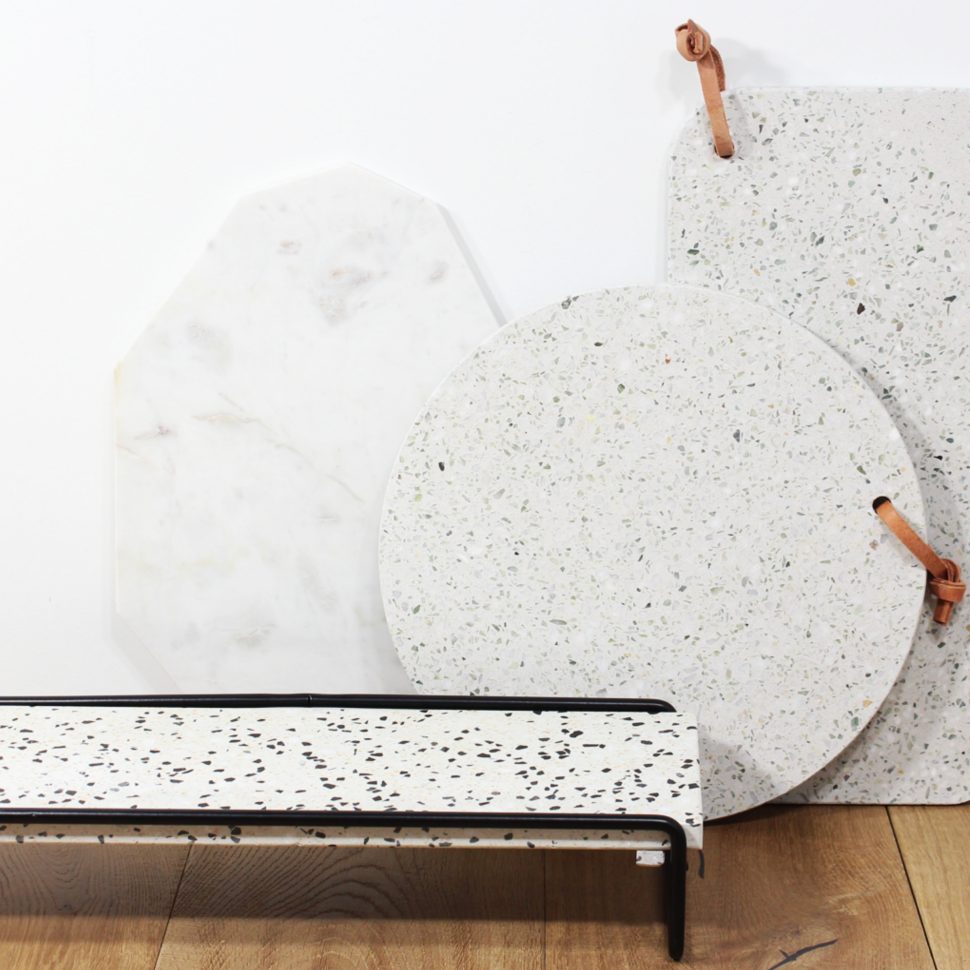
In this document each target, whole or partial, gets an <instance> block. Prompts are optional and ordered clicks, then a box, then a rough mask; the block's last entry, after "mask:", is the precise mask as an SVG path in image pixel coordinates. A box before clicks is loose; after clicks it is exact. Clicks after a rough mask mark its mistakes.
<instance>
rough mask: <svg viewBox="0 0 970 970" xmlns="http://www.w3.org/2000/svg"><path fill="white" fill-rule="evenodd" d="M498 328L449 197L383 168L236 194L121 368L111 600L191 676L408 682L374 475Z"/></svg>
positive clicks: (253, 687) (272, 685)
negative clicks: (438, 200)
mask: <svg viewBox="0 0 970 970" xmlns="http://www.w3.org/2000/svg"><path fill="white" fill-rule="evenodd" d="M495 328H496V321H495V318H494V316H493V314H492V311H491V309H490V307H489V305H488V303H487V302H486V298H485V297H484V296H483V295H482V291H481V289H480V287H479V285H478V281H477V279H476V277H475V275H474V272H473V271H472V269H471V268H470V266H469V265H468V263H467V262H466V260H465V257H464V255H463V253H462V251H461V248H460V246H459V244H458V242H457V241H456V239H455V237H454V235H453V233H452V231H451V228H450V227H449V225H448V223H447V220H446V217H445V216H444V214H443V213H442V211H441V210H440V209H439V208H438V207H437V206H436V205H435V203H433V202H431V201H430V200H428V199H425V198H422V197H421V196H418V195H415V194H414V193H412V192H409V191H408V190H407V189H404V188H402V187H401V186H398V185H395V184H394V183H392V182H389V181H387V180H386V179H383V178H381V177H380V176H377V175H373V174H371V173H369V172H365V171H363V170H361V169H358V168H353V167H348V168H342V169H336V170H334V171H330V172H325V173H323V174H321V175H317V176H313V177H311V178H308V179H303V180H300V181H295V182H289V183H286V184H284V185H281V186H279V187H278V188H273V189H268V190H266V191H264V192H260V193H257V194H255V195H252V196H249V197H247V198H245V199H243V200H242V201H241V202H240V203H239V204H238V205H237V206H236V207H235V208H234V209H233V211H232V212H231V214H230V215H229V218H228V219H227V220H226V222H225V224H224V225H223V226H222V227H221V229H220V230H219V231H218V233H217V234H216V236H215V237H214V238H213V240H212V241H211V243H210V244H209V246H208V248H207V249H206V251H205V253H204V255H203V256H202V258H201V259H200V261H199V262H198V264H197V265H196V266H195V267H194V268H193V269H192V271H191V272H190V273H189V274H188V276H187V277H186V278H185V279H184V280H183V281H182V282H181V283H180V284H179V286H178V288H177V289H176V291H175V293H174V294H173V295H172V297H171V298H170V300H169V301H168V302H167V303H166V305H165V306H164V307H163V308H162V310H161V311H160V312H159V314H158V315H157V317H156V318H155V319H154V320H153V321H152V322H151V323H150V324H149V326H148V327H147V329H145V330H144V332H143V333H142V334H141V336H140V337H139V338H138V340H137V342H136V343H135V345H134V346H133V347H132V349H131V350H130V351H129V353H128V354H127V356H126V357H125V358H124V360H123V361H122V363H121V365H120V366H119V368H118V371H117V379H116V415H117V440H116V488H115V519H116V522H115V533H116V587H117V609H118V613H119V614H120V616H121V618H122V620H123V621H124V623H125V624H126V625H127V627H128V628H129V629H130V630H131V632H133V633H134V635H135V637H136V638H137V640H138V641H139V642H140V643H141V644H142V645H144V647H147V648H148V650H149V651H150V652H151V653H152V654H153V655H154V656H155V657H156V658H157V660H158V661H159V662H160V663H161V665H162V666H163V667H164V668H165V670H166V671H167V672H168V674H169V675H170V676H171V678H172V680H173V682H174V683H175V684H176V685H177V687H178V689H179V690H180V691H182V692H206V691H219V692H228V691H235V692H250V691H272V692H285V691H289V690H306V689H307V688H310V689H314V690H318V691H324V692H329V693H333V692H354V691H358V692H370V691H384V692H391V693H395V692H401V691H403V690H407V689H408V687H409V685H408V682H407V678H406V676H405V674H404V671H403V670H402V669H401V665H400V663H399V662H398V660H397V656H396V654H395V652H394V649H393V647H392V645H391V641H390V637H389V635H388V632H387V626H386V624H385V622H384V614H383V609H382V606H381V598H380V592H379V587H378V576H377V563H376V554H375V549H376V545H377V528H378V520H379V517H380V507H381V500H382V497H383V493H384V484H385V482H386V480H387V475H388V472H389V471H390V467H391V464H392V462H393V460H394V454H395V452H396V451H397V448H398V446H399V444H400V441H401V439H402V438H403V437H404V435H405V433H406V432H407V428H408V425H409V424H410V421H411V419H412V418H413V417H414V415H415V414H416V413H417V411H418V409H419V408H420V406H421V405H422V404H423V402H424V400H425V399H426V397H427V395H428V394H429V393H430V392H431V391H432V390H433V389H434V387H435V385H436V384H437V383H438V381H439V380H440V379H441V376H442V375H443V374H446V373H447V372H448V370H449V369H450V368H451V367H453V366H454V365H455V364H457V363H458V361H460V360H461V359H462V358H463V357H464V356H465V355H466V354H467V353H468V352H469V351H470V350H471V349H472V348H473V347H474V346H475V345H476V344H477V343H478V342H479V341H480V340H482V339H483V338H484V337H486V336H487V335H488V334H489V333H491V332H493V331H494V329H495ZM134 649H138V648H134Z"/></svg>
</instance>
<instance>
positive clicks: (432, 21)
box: [0, 0, 970, 694]
mask: <svg viewBox="0 0 970 970" xmlns="http://www.w3.org/2000/svg"><path fill="white" fill-rule="evenodd" d="M889 9H890V7H889V5H887V4H885V3H875V2H856V3H839V4H836V3H831V2H826V3H814V4H803V5H800V6H799V5H795V4H792V5H779V4H777V3H768V2H764V0H759V2H748V3H742V2H739V0H736V2H732V0H720V2H709V0H696V2H694V3H693V4H692V5H691V6H690V7H684V6H681V5H677V6H674V5H669V4H666V3H653V2H645V0H600V2H592V0H569V2H564V0H545V2H536V0H532V2H529V0H492V2H489V3H471V2H468V0H457V2H456V0H450V2H445V0H406V2H405V0H396V2H395V0H340V2H335V0H274V2H272V3H270V2H264V3H256V2H252V0H243V2H240V0H218V2H205V0H166V2H164V3H153V4H147V3H138V2H131V0H113V2H109V0H91V2H85V3H76V2H70V0H60V2H52V0H4V2H3V4H2V5H0V322H2V327H3V330H2V333H3V344H2V352H0V442H2V454H3V456H4V466H3V474H2V475H0V510H2V511H0V523H2V525H0V624H2V644H3V645H2V651H3V652H2V661H3V662H2V665H0V671H2V680H0V693H3V694H19V693H42V692H49V693H71V692H73V693H84V692H106V691H135V690H141V689H148V690H166V689H169V688H171V686H172V685H171V684H170V682H169V681H168V679H167V677H166V675H165V674H164V673H163V672H162V671H161V670H160V669H159V668H158V667H157V666H156V665H154V664H153V662H152V661H151V658H150V657H148V656H147V655H146V654H145V653H144V651H143V650H140V649H139V648H138V647H137V645H135V644H132V643H130V642H129V638H128V637H126V636H125V633H124V631H123V630H120V629H118V626H117V624H116V623H115V622H114V621H113V618H112V617H113V609H112V593H111V583H112V556H111V542H112V536H111V502H112V496H111V374H112V369H113V367H114V365H115V363H116V362H117V360H118V359H119V358H120V357H121V356H122V355H123V353H124V352H125V350H126V348H127V347H128V345H129V344H130V343H131V341H132V340H133V339H134V337H135V336H136V334H137V333H138V332H139V330H140V329H141V328H142V327H143V326H144V324H145V323H146V322H147V320H148V319H149V318H150V316H151V315H152V313H153V312H154V310H155V309H156V308H157V307H158V306H159V305H160V303H161V302H162V301H163V300H164V298H165V296H166V295H167V293H168V292H169V290H170V289H171V288H172V287H173V286H174V284H175V283H176V282H177V281H178V279H179V278H180V276H181V274H182V273H183V272H184V271H185V270H186V269H187V268H188V267H189V266H190V264H191V263H192V262H193V260H194V258H195V256H196V254H197V253H198V252H199V251H200V250H201V248H202V246H203V245H204V243H205V241H206V238H207V236H208V235H209V234H210V233H211V232H212V231H213V230H214V229H215V228H216V226H217V225H218V223H219V222H220V221H221V219H222V217H223V216H224V215H225V213H226V211H227V209H228V207H229V206H230V205H231V203H232V202H233V201H234V200H235V199H236V198H237V197H238V196H239V195H241V194H243V193H245V192H248V191H250V190H252V189H256V188H259V187H260V186H262V185H264V184H266V183H273V182H277V181H279V180H281V179H283V178H286V177H288V176H293V175H302V174H306V173H308V172H312V171H314V170H316V169H319V168H323V167H326V166H329V165H331V164H333V163H337V162H342V161H356V162H358V163H360V164H362V165H365V166H367V167H369V168H372V169H374V170H376V171H378V172H381V173H382V174H384V175H387V176H389V177H390V178H393V179H395V180H397V181H400V182H402V183H404V184H405V185H407V186H409V187H411V188H413V189H415V190H417V191H420V192H422V193H425V194H427V195H430V196H432V197H433V198H435V199H436V200H437V201H438V202H440V203H441V204H442V205H443V206H445V207H446V208H447V209H448V210H449V212H450V213H451V215H452V217H453V219H454V220H455V222H456V224H457V226H458V228H459V230H460V232H461V233H462V235H463V238H464V242H465V244H466V245H467V247H468V248H469V250H470V251H471V253H472V255H473V256H474V258H475V259H476V260H477V263H478V267H479V269H480V271H481V273H482V275H483V276H484V278H485V280H486V281H487V283H488V284H489V286H490V287H491V289H492V292H493V295H494V297H495V300H496V302H497V304H498V306H499V308H500V310H501V311H502V313H503V314H505V315H506V317H512V316H516V315H518V314H521V313H523V312H525V311H528V310H530V309H532V308H534V307H536V306H539V305H541V304H543V303H546V302H550V301H551V300H553V299H556V298H558V297H560V296H562V295H564V294H566V293H576V292H581V291H583V290H586V289H591V288H595V287H601V286H607V285H614V284H628V283H634V282H651V281H657V280H659V279H660V278H661V276H662V263H661V245H660V244H661V238H662V222H663V213H664V203H663V200H664V168H665V162H666V154H667V149H668V146H669V145H670V143H671V142H672V140H673V138H674V136H675V134H676V132H677V130H678V127H679V126H680V125H681V124H682V123H683V121H684V120H685V118H686V117H687V114H688V112H690V111H691V110H692V108H693V107H694V106H695V105H696V104H697V103H698V102H699V99H700V93H699V88H698V86H697V81H696V72H695V70H694V68H693V66H691V65H688V64H687V63H685V62H684V61H682V60H681V59H680V58H679V57H678V56H677V55H676V53H674V49H673V28H674V26H675V25H676V24H677V23H678V22H679V20H681V19H683V18H684V16H686V15H687V14H690V15H692V16H694V17H695V18H696V19H697V20H698V21H699V22H700V23H701V24H703V25H704V26H705V27H707V28H708V29H709V30H711V32H712V33H713V35H714V38H715V42H716V43H717V44H718V46H719V47H720V49H721V51H722V53H723V55H724V58H725V61H726V65H727V73H728V80H729V83H730V84H732V85H735V86H743V85H748V86H750V85H765V84H767V85H777V84H793V85H801V84H804V85H820V84H828V85H836V84H839V85H860V84H864V85H876V84H885V85H922V86H925V85H936V86H970V57H968V56H967V49H968V48H967V43H968V39H970V8H967V7H966V6H965V5H962V4H961V5H957V4H955V3H922V4H907V5H903V4H899V5H896V6H895V8H894V9H893V10H892V12H891V13H887V10H889Z"/></svg>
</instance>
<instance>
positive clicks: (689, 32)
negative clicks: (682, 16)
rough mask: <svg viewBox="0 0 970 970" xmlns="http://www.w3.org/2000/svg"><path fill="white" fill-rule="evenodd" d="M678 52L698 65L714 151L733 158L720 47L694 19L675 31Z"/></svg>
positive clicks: (724, 156)
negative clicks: (725, 112)
mask: <svg viewBox="0 0 970 970" xmlns="http://www.w3.org/2000/svg"><path fill="white" fill-rule="evenodd" d="M674 34H675V36H676V37H677V50H678V51H679V52H680V55H681V57H685V58H686V59H687V60H688V61H694V62H696V64H697V73H698V74H699V75H700V78H701V91H702V92H703V93H704V104H705V105H706V106H707V115H708V117H709V118H710V119H711V133H712V134H713V135H714V150H715V151H716V152H717V153H718V155H720V156H721V158H730V157H731V156H732V155H733V154H734V141H733V140H732V139H731V130H730V129H729V128H728V123H727V116H726V115H725V114H724V102H723V101H722V100H721V92H722V91H723V90H724V85H725V82H724V62H723V61H722V60H721V55H720V54H719V53H718V51H717V48H716V47H715V46H714V45H713V44H712V43H711V35H710V34H709V33H708V32H707V31H706V30H704V29H703V28H702V27H698V25H697V24H695V23H694V21H693V20H688V21H687V23H686V24H681V25H680V26H679V27H678V28H677V29H676V31H674Z"/></svg>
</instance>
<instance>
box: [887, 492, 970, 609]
mask: <svg viewBox="0 0 970 970" xmlns="http://www.w3.org/2000/svg"><path fill="white" fill-rule="evenodd" d="M872 507H873V509H875V512H876V515H878V516H879V518H880V519H882V520H883V522H885V523H886V525H887V526H888V527H889V529H890V531H891V532H892V533H893V535H895V536H896V538H897V539H899V541H900V542H901V543H902V544H903V545H904V546H905V547H906V548H907V549H908V550H909V551H910V552H911V553H912V554H913V555H914V556H915V557H916V558H917V559H918V560H919V561H920V562H921V563H922V564H923V566H924V567H925V568H926V571H927V572H928V573H929V577H930V581H929V589H930V593H932V595H933V596H935V597H936V609H934V611H933V619H934V620H936V622H937V623H942V624H944V625H945V624H947V623H949V622H950V617H951V616H952V615H953V607H954V606H956V604H957V603H959V602H960V600H962V599H963V597H964V596H965V595H966V592H967V585H966V583H964V582H963V579H962V578H961V576H960V567H959V566H958V565H957V564H956V563H955V562H954V561H953V560H952V559H942V558H941V557H940V556H938V555H937V554H936V553H935V552H934V551H933V550H932V549H931V548H930V546H929V545H928V544H927V543H925V542H924V541H923V540H922V539H921V538H920V537H919V536H918V535H917V534H916V532H915V531H914V530H913V527H912V526H911V525H910V524H909V523H908V522H907V521H906V520H905V519H904V518H903V517H902V516H901V515H900V514H899V513H898V512H897V511H896V508H895V506H894V505H893V503H892V502H890V501H889V499H888V498H886V497H885V496H881V497H880V498H877V499H876V500H875V502H873V503H872Z"/></svg>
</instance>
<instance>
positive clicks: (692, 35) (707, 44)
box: [675, 20, 724, 91]
mask: <svg viewBox="0 0 970 970" xmlns="http://www.w3.org/2000/svg"><path fill="white" fill-rule="evenodd" d="M675 36H676V38H677V50H678V51H679V52H680V55H681V57H683V58H686V59H687V60H688V61H699V60H700V59H701V58H702V57H705V56H706V55H707V53H708V51H713V52H714V56H715V57H716V58H718V60H720V57H721V55H720V54H718V53H717V48H716V47H711V35H710V34H709V33H708V32H707V31H706V30H705V29H704V28H703V27H701V26H700V24H695V23H694V21H693V20H688V21H687V23H686V24H681V25H680V26H679V27H678V28H677V30H676V31H675ZM721 90H722V91H723V90H724V88H723V87H722V88H721Z"/></svg>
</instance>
